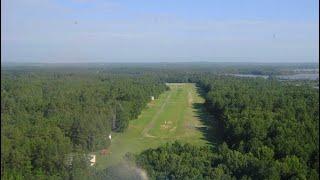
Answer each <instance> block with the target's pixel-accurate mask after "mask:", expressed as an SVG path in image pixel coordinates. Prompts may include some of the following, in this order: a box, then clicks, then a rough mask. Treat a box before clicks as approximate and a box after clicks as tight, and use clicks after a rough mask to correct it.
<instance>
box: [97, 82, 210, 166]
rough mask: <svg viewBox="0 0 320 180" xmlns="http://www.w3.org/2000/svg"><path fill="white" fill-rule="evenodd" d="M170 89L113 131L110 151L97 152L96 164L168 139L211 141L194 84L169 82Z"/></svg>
mask: <svg viewBox="0 0 320 180" xmlns="http://www.w3.org/2000/svg"><path fill="white" fill-rule="evenodd" d="M167 85H168V86H169V87H170V90H169V91H166V92H165V93H163V94H161V95H160V97H159V98H158V99H156V100H154V101H153V102H152V105H148V106H147V107H146V108H145V109H144V110H143V111H142V112H141V115H140V116H139V118H138V119H135V120H132V121H130V123H129V127H128V129H127V130H126V131H125V132H123V133H113V136H112V141H111V145H110V147H109V152H110V153H109V154H108V155H106V156H100V155H99V153H97V164H96V165H97V168H99V169H102V168H106V167H108V166H110V165H115V164H116V163H119V162H120V161H121V160H122V159H123V156H124V155H125V154H126V153H127V152H131V153H139V152H141V151H143V150H145V149H148V148H155V147H157V146H159V145H162V144H165V143H167V142H172V141H175V140H179V141H182V142H189V143H192V144H197V145H205V144H209V145H210V143H209V142H208V141H207V140H206V138H205V136H204V130H207V127H206V126H205V125H204V124H203V123H204V122H202V121H201V120H200V118H202V119H203V118H204V117H203V116H204V114H203V112H202V113H201V112H199V111H201V108H199V107H201V105H202V104H203V102H204V99H203V98H202V97H201V96H200V95H199V93H198V92H197V88H196V86H195V84H191V83H168V84H167Z"/></svg>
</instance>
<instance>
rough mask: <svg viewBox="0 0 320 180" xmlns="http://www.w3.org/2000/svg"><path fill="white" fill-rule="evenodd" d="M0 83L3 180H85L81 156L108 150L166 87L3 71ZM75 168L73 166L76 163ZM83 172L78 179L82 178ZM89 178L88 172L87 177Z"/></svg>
mask: <svg viewBox="0 0 320 180" xmlns="http://www.w3.org/2000/svg"><path fill="white" fill-rule="evenodd" d="M2 75H3V77H2V82H1V147H2V148H1V176H2V177H4V178H5V179H10V178H13V179H19V177H21V178H22V179H34V178H35V179H48V178H53V179H59V177H60V178H66V177H70V178H71V179H79V178H80V177H84V176H85V175H84V174H82V173H84V172H85V169H86V168H85V167H84V166H85V165H83V164H86V161H87V160H85V161H83V160H77V158H73V163H72V169H70V167H69V165H67V164H65V163H63V162H65V161H66V159H68V158H69V156H70V153H77V152H78V153H80V152H81V153H80V154H86V153H88V152H92V151H97V150H99V149H102V148H106V147H108V146H109V143H110V141H109V139H108V135H109V133H110V132H111V129H112V125H113V122H114V125H115V127H114V128H113V130H114V131H124V130H125V129H126V128H127V126H128V123H129V120H130V119H134V118H136V117H137V116H138V115H139V114H140V112H141V110H142V109H143V108H144V107H145V105H146V103H147V102H149V101H150V96H155V97H157V96H158V95H159V94H160V93H161V92H163V91H164V90H165V89H166V86H165V84H163V83H160V82H159V81H157V80H155V79H153V78H150V77H146V76H139V77H129V76H120V75H119V76H114V75H107V74H104V75H103V74H101V75H99V76H96V75H94V74H85V75H83V74H81V73H78V74H77V73H75V74H69V73H64V72H60V73H50V72H38V73H36V72H28V73H23V72H20V73H19V72H6V73H4V74H2ZM77 164H78V165H77ZM81 174H82V175H81ZM87 175H88V173H87Z"/></svg>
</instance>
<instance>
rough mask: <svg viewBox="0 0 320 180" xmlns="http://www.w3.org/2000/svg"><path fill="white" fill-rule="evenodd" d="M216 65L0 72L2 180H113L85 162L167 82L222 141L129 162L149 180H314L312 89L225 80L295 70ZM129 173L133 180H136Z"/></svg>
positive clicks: (176, 147)
mask: <svg viewBox="0 0 320 180" xmlns="http://www.w3.org/2000/svg"><path fill="white" fill-rule="evenodd" d="M215 66H216V65H215V64H211V65H210V66H209V65H207V64H206V63H203V64H201V63H200V64H198V65H196V66H194V67H193V64H189V65H188V64H187V65H176V64H173V65H166V64H162V65H159V66H158V65H157V66H155V65H148V64H147V65H128V66H123V65H114V66H110V67H109V66H107V65H101V66H100V65H95V66H89V67H86V66H82V65H81V66H80V65H79V67H78V66H75V67H71V66H70V67H69V66H68V67H25V66H23V67H19V66H17V67H7V68H6V69H2V72H1V75H2V76H1V177H2V178H4V179H105V178H109V179H117V178H118V175H119V174H121V173H119V172H116V173H115V171H114V170H115V169H118V168H117V167H116V166H115V167H109V168H107V169H105V170H103V171H98V172H97V171H96V169H94V168H92V167H90V166H89V165H88V160H89V159H88V157H87V156H86V155H87V154H88V153H90V152H94V151H97V150H100V149H103V148H106V147H108V146H109V145H110V141H109V139H108V135H109V134H110V132H112V131H114V132H123V131H125V130H126V128H127V127H128V123H129V121H130V120H132V119H135V118H137V117H138V115H139V114H140V112H141V110H142V109H143V108H145V106H146V104H147V103H148V102H149V101H150V96H154V97H155V98H157V97H158V96H159V95H160V94H161V93H163V92H164V91H166V90H168V87H167V86H166V85H165V82H191V83H196V84H197V86H198V87H199V89H200V90H201V92H202V95H203V97H204V98H205V103H204V104H203V107H204V109H205V110H206V111H207V112H208V113H210V114H211V115H212V117H213V118H211V119H210V121H209V122H210V123H212V125H218V127H219V130H220V131H221V132H220V131H219V132H220V133H221V143H220V144H217V145H216V146H214V147H206V146H204V147H200V146H195V145H191V144H182V143H180V142H175V143H173V144H167V145H164V146H161V147H158V148H156V149H148V150H145V151H144V152H142V153H141V154H128V156H127V157H126V158H127V160H128V161H131V163H134V164H136V166H137V167H138V168H141V169H144V170H146V172H147V174H148V176H149V177H150V178H151V179H318V176H319V142H318V141H319V109H318V108H319V91H318V89H315V88H314V87H313V86H314V84H317V85H318V84H319V83H318V81H315V82H314V81H313V82H309V81H299V82H298V81H294V82H293V81H292V82H290V81H284V82H281V81H278V80H277V79H274V78H268V79H262V78H237V77H232V76H225V75H223V74H224V73H252V74H264V75H274V74H288V72H290V73H291V72H292V70H294V69H296V68H298V67H299V66H296V65H295V66H293V65H292V66H285V65H281V66H279V67H278V68H277V67H274V66H262V65H261V66H260V65H254V66H240V67H238V68H237V66H236V65H233V66H225V65H218V66H217V67H215ZM304 67H306V68H309V65H304V66H303V68H304ZM312 68H313V66H312ZM290 73H289V74H290ZM297 83H299V86H297ZM130 171H131V170H130ZM130 171H129V170H128V174H129V177H130V176H131V178H133V179H139V176H138V175H134V174H130Z"/></svg>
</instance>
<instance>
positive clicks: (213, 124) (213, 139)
mask: <svg viewBox="0 0 320 180" xmlns="http://www.w3.org/2000/svg"><path fill="white" fill-rule="evenodd" d="M197 92H198V93H199V94H200V96H201V97H203V98H205V93H204V92H203V91H202V90H201V88H200V87H197ZM192 106H193V108H194V109H195V112H196V116H197V117H198V118H199V119H200V120H201V122H202V123H203V125H204V126H202V127H196V128H197V129H198V130H199V131H201V132H202V133H203V135H204V138H205V140H207V141H208V142H209V145H212V146H213V148H215V147H217V145H219V144H221V143H222V141H223V136H222V128H221V126H220V125H219V123H218V121H217V119H216V118H215V117H214V116H213V115H211V114H210V113H209V112H208V111H207V110H206V108H205V106H204V104H203V103H193V104H192Z"/></svg>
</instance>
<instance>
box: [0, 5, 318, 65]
mask: <svg viewBox="0 0 320 180" xmlns="http://www.w3.org/2000/svg"><path fill="white" fill-rule="evenodd" d="M1 5H2V6H1V51H2V52H1V61H3V62H12V61H14V62H101V61H105V62H120V61H121V62H137V61H138V62H159V61H162V62H164V61H166V62H173V61H219V62H220V61H234V62H239V61H255V62H316V61H318V59H319V50H318V48H319V47H318V41H319V39H318V31H319V24H318V15H319V3H318V0H233V1H231V0H197V1H196V0H193V1H190V0H113V1H112V0H1Z"/></svg>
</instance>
